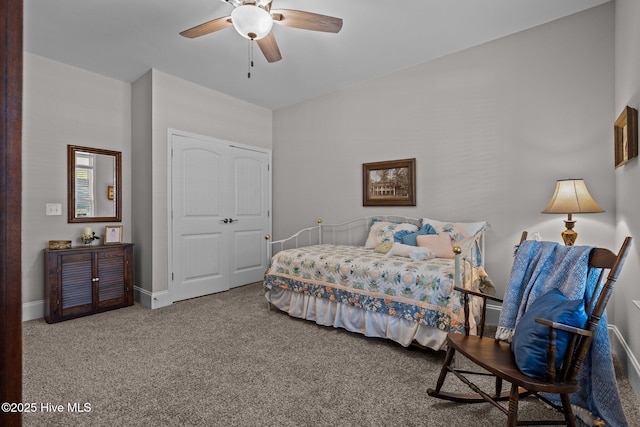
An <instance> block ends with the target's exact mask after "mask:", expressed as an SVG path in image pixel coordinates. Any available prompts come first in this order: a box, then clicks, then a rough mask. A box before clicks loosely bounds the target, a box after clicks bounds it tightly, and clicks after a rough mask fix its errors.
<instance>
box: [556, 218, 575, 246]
mask: <svg viewBox="0 0 640 427" xmlns="http://www.w3.org/2000/svg"><path fill="white" fill-rule="evenodd" d="M575 223H576V222H575V221H573V220H570V219H566V220H565V221H564V224H565V226H566V227H567V229H566V230H564V231H563V232H562V233H560V235H561V236H562V240H563V241H564V244H565V246H573V245H574V244H575V243H576V239H577V238H578V232H576V231H574V229H573V226H574V225H575Z"/></svg>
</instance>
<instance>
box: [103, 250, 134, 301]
mask: <svg viewBox="0 0 640 427" xmlns="http://www.w3.org/2000/svg"><path fill="white" fill-rule="evenodd" d="M128 249H129V250H127V249H125V250H123V248H120V247H118V248H114V249H112V250H104V251H100V252H99V253H96V256H97V268H98V271H97V276H96V277H97V278H98V280H97V281H96V282H97V284H98V289H97V292H98V295H97V303H98V308H99V309H103V308H107V307H112V306H119V307H122V306H125V305H131V302H132V301H130V299H129V295H131V292H129V287H130V286H131V284H130V282H131V281H130V280H128V279H129V272H128V271H127V268H128V267H129V262H130V260H129V255H130V248H128Z"/></svg>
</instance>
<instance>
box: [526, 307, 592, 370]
mask: <svg viewBox="0 0 640 427" xmlns="http://www.w3.org/2000/svg"><path fill="white" fill-rule="evenodd" d="M536 323H540V324H542V325H545V326H547V327H549V336H548V337H547V369H546V374H545V377H546V379H547V381H550V382H551V381H555V380H556V379H557V375H556V366H555V365H556V332H555V331H556V330H561V331H566V332H569V333H571V334H573V336H572V337H571V339H570V340H569V344H568V346H567V350H566V353H565V355H564V359H563V361H562V368H561V371H560V374H559V375H560V377H564V375H565V374H566V372H567V367H568V365H570V364H571V358H572V354H573V350H574V348H575V345H576V341H577V339H578V336H580V335H582V336H583V337H586V338H585V339H588V340H591V339H592V338H593V331H587V330H586V329H582V328H576V327H574V326H569V325H565V324H563V323H558V322H552V321H550V320H547V319H541V318H539V317H537V318H536Z"/></svg>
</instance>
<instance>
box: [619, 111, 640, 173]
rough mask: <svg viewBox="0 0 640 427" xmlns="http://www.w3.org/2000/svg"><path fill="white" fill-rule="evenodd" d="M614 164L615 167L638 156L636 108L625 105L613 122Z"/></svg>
mask: <svg viewBox="0 0 640 427" xmlns="http://www.w3.org/2000/svg"><path fill="white" fill-rule="evenodd" d="M613 131H614V132H613V135H614V161H615V163H614V165H615V167H616V169H617V168H619V167H620V166H622V165H624V164H625V163H627V162H628V161H629V160H631V159H633V158H634V157H637V156H638V110H636V109H635V108H631V107H625V108H624V110H623V111H622V113H620V116H618V119H617V120H616V122H615V124H614V125H613Z"/></svg>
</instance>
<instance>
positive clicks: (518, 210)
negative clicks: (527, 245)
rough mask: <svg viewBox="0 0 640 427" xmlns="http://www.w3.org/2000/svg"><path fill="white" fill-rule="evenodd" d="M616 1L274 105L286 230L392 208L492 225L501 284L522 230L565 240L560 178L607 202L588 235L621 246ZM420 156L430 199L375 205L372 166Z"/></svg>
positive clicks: (280, 208)
mask: <svg viewBox="0 0 640 427" xmlns="http://www.w3.org/2000/svg"><path fill="white" fill-rule="evenodd" d="M613 17H614V7H613V4H612V3H608V4H606V5H603V6H599V7H596V8H593V9H590V10H587V11H585V12H582V13H580V14H576V15H573V16H569V17H567V18H563V19H561V20H558V21H555V22H551V23H549V24H545V25H543V26H540V27H537V28H534V29H531V30H528V31H524V32H521V33H518V34H514V35H510V36H507V37H504V38H502V39H498V40H496V41H492V42H489V43H486V44H483V45H480V46H477V47H474V48H471V49H468V50H465V51H462V52H458V53H455V54H453V55H450V56H447V57H443V58H441V59H438V60H434V61H430V62H428V63H425V64H422V65H419V66H416V67H413V68H410V69H407V70H405V71H401V72H397V73H394V74H391V75H388V76H385V77H382V78H378V79H375V80H372V81H369V82H365V83H362V84H358V85H355V86H352V87H350V88H347V89H345V90H341V91H338V92H335V93H332V94H330V95H327V96H323V97H320V98H316V99H313V100H310V101H307V102H303V103H300V104H298V105H294V106H292V107H290V108H285V109H282V110H278V111H276V112H274V126H273V128H274V142H273V150H274V156H273V158H274V169H273V177H274V178H273V179H274V188H273V194H274V203H273V204H274V227H273V229H274V238H276V239H277V238H282V237H285V236H287V235H289V234H290V233H292V232H294V231H295V230H296V229H298V228H301V227H304V226H310V225H313V224H314V220H315V218H318V217H320V218H323V219H324V221H325V222H332V221H340V220H344V219H349V218H355V217H358V216H362V215H366V214H371V213H379V212H401V213H403V214H406V215H409V216H417V217H422V216H426V217H430V218H435V219H441V220H458V221H477V220H486V221H488V222H489V223H490V224H491V228H490V229H489V231H488V233H487V271H488V273H489V274H490V275H491V276H492V277H493V279H494V281H495V282H496V284H497V286H498V288H499V290H498V292H499V293H502V292H503V291H504V283H505V281H506V279H507V278H508V275H509V271H510V268H511V254H512V248H513V245H514V244H515V243H516V242H517V241H518V238H519V236H520V232H521V231H522V230H529V231H538V232H540V233H541V236H542V237H543V238H546V239H553V240H558V239H559V238H560V237H559V234H560V232H561V231H562V230H563V229H564V223H563V221H562V220H563V216H562V215H545V214H541V213H540V211H541V210H542V209H544V207H545V206H546V204H547V202H548V201H549V199H550V198H551V195H552V193H553V189H554V186H555V181H556V180H557V179H562V178H577V177H581V178H584V179H585V180H586V182H587V184H588V187H589V189H590V191H591V193H592V195H593V196H594V197H595V199H596V200H597V201H598V203H599V204H600V205H601V206H602V207H603V208H604V209H605V210H606V212H605V213H603V214H597V215H582V216H581V215H577V216H575V217H574V219H577V221H578V222H577V225H576V229H577V231H578V232H579V233H580V237H579V239H578V243H582V244H596V245H603V246H606V247H610V246H612V244H613V242H614V227H615V200H614V193H615V187H614V186H615V176H614V170H613V167H612V164H613V152H612V144H611V132H612V130H611V129H612V121H611V109H612V106H613V49H614V39H613V25H614V21H613ZM413 157H415V158H416V163H417V167H416V169H417V171H416V174H417V178H416V180H417V193H418V194H417V206H416V207H415V208H406V207H405V208H374V207H363V206H362V172H361V170H362V163H365V162H373V161H382V160H394V159H403V158H413Z"/></svg>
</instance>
